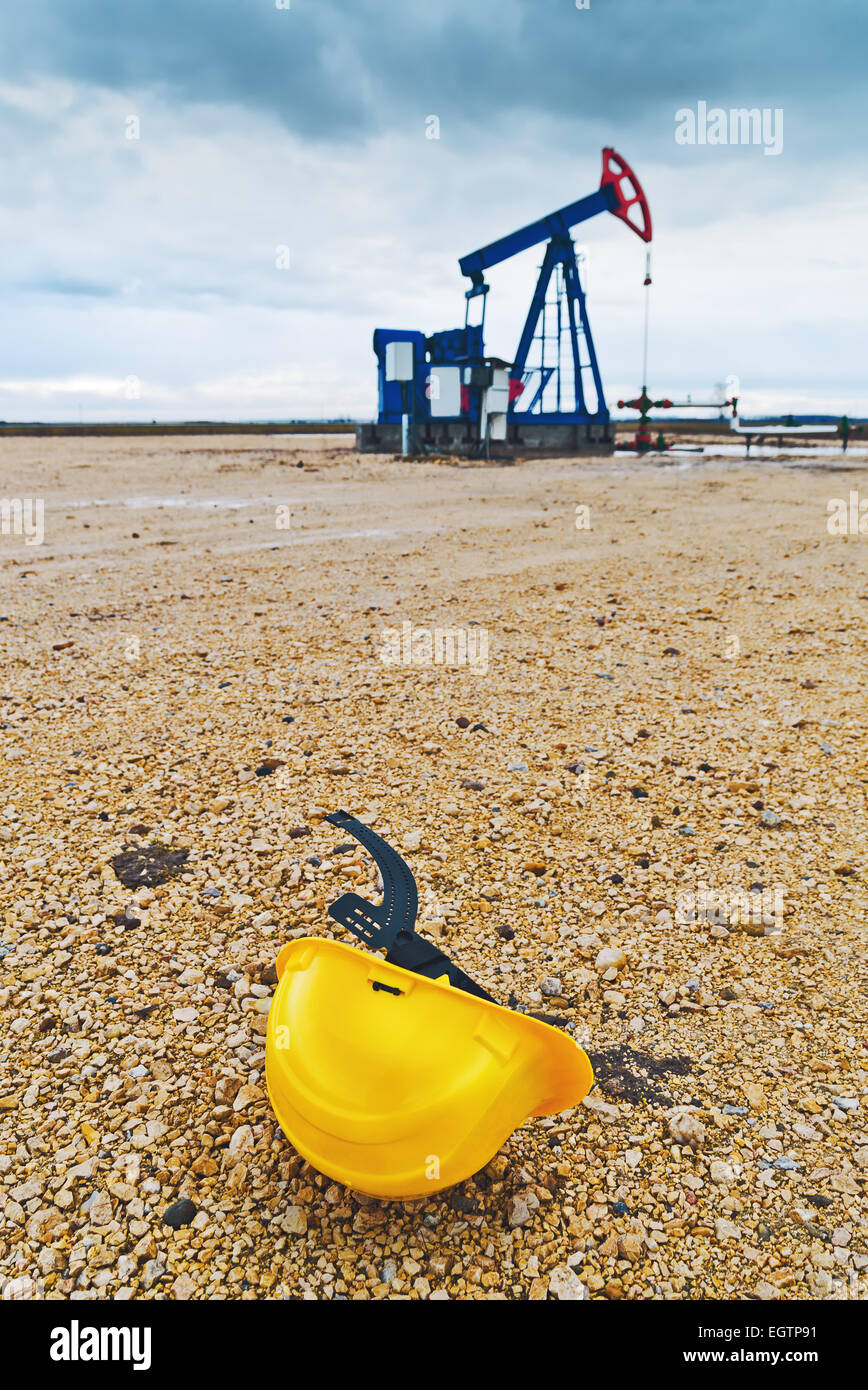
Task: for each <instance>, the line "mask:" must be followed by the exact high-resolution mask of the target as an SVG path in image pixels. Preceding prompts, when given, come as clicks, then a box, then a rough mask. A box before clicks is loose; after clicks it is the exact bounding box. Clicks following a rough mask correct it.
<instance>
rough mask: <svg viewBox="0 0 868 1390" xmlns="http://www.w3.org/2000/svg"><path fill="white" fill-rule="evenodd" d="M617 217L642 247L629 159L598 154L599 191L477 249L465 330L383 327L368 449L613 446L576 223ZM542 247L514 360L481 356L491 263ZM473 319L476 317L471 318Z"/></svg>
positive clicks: (641, 205) (638, 193) (364, 429)
mask: <svg viewBox="0 0 868 1390" xmlns="http://www.w3.org/2000/svg"><path fill="white" fill-rule="evenodd" d="M600 212H611V213H612V214H613V215H614V216H615V217H618V218H620V219H621V221H623V222H626V224H627V226H628V227H630V228H631V230H632V231H634V232H635V233H636V235H637V236H639V237H641V239H642V240H643V241H645V242H650V241H651V213H650V211H649V209H648V203H647V200H646V198H645V194H644V193H643V191H642V187H641V185H640V183H639V180H638V179H637V178H636V176H635V174H634V173H633V171H632V169H631V168H630V166H629V164H628V163H627V161H626V160H625V159H622V158H621V156H620V155H618V154H616V152H615V151H614V150H613V149H611V148H610V147H606V148H605V149H604V150H603V170H602V177H601V179H600V186H599V188H598V189H596V190H595V192H593V193H589V194H588V195H587V196H586V197H584V198H579V199H578V200H577V201H576V202H573V203H569V204H567V206H566V207H563V208H560V209H559V210H558V211H557V212H553V213H550V214H549V215H548V216H547V217H541V218H540V219H539V220H538V221H536V222H531V223H530V224H529V225H528V226H526V227H522V228H521V229H520V230H519V231H516V232H510V233H509V235H507V236H505V237H501V238H500V239H499V240H498V241H493V242H491V243H490V244H489V245H488V246H483V247H481V248H480V250H478V251H471V252H470V253H469V255H466V256H462V257H461V259H460V261H459V266H460V269H461V273H462V274H463V275H465V276H466V277H467V278H468V279H469V281H470V287H469V288H468V289H467V290H466V292H465V316H464V326H463V327H462V328H451V329H446V330H444V331H442V332H439V333H432V334H431V335H430V336H428V337H426V335H425V334H424V333H421V332H417V331H415V330H412V329H391V328H378V329H376V330H375V332H374V352H375V354H376V357H377V373H378V388H379V412H378V417H377V421H376V423H375V424H365V425H360V426H358V428H357V435H356V439H357V446H358V448H359V449H361V450H363V451H367V452H392V451H396V450H397V448H398V447H399V446H400V447H402V449H403V452H405V453H407V452H411V453H414V452H432V451H443V452H448V453H460V454H470V455H478V454H484V453H488V452H489V449H490V448H491V446H492V444H493V445H494V449H495V452H497V453H498V454H510V453H514V452H520V453H523V454H528V453H544V452H555V453H559V454H563V453H564V452H579V451H594V452H597V453H599V452H601V451H605V450H607V449H609V450H610V449H612V448H613V447H614V426H613V424H612V421H611V419H610V416H609V411H608V408H607V406H606V402H605V398H604V395H603V384H602V380H601V377H600V368H599V364H598V362H597V353H596V349H595V347H594V340H593V337H592V334H591V325H590V322H589V319H588V311H587V302H586V296H585V289H584V286H583V285H582V280H581V275H580V268H579V263H578V260H577V254H576V247H575V244H574V242H573V239H572V236H571V235H570V233H571V230H572V228H574V227H577V226H579V225H580V224H581V223H582V222H586V221H587V220H588V219H589V218H591V217H595V216H596V215H597V213H600ZM542 243H546V248H545V253H544V255H543V261H542V265H541V267H540V270H539V277H538V279H537V283H536V288H535V290H534V293H533V298H532V299H531V304H530V308H529V310H528V314H527V318H526V320H525V324H524V328H523V329H522V332H521V336H520V338H519V341H518V346H517V348H516V351H515V354H514V357H513V359H512V360H511V361H508V360H504V359H503V358H499V357H493V356H491V355H489V354H488V353H486V350H485V342H484V329H485V307H486V300H487V296H488V293H489V289H490V286H489V285H488V283H487V281H486V278H485V275H486V272H487V271H488V270H490V269H492V268H493V267H494V266H497V265H501V264H502V263H503V262H504V261H507V260H509V259H510V258H511V257H513V256H517V255H519V254H520V253H521V252H523V251H527V250H529V249H530V248H531V247H533V246H538V245H541V244H542ZM472 318H473V319H475V320H476V321H475V322H471V319H472Z"/></svg>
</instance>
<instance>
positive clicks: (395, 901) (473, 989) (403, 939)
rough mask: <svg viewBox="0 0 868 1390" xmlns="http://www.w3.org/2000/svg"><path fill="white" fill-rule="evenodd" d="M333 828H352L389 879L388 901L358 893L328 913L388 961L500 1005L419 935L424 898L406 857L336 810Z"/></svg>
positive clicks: (386, 880) (385, 880) (331, 818)
mask: <svg viewBox="0 0 868 1390" xmlns="http://www.w3.org/2000/svg"><path fill="white" fill-rule="evenodd" d="M326 820H327V821H328V822H329V824H330V825H334V826H337V827H338V829H340V830H346V831H347V832H348V833H349V834H350V835H352V836H353V838H354V839H356V840H358V842H359V844H360V845H363V846H364V848H365V849H366V850H367V851H368V853H369V854H370V856H371V858H372V859H373V860H374V862H375V863H376V865H377V868H378V869H379V870H380V876H381V878H382V880H383V901H382V903H381V904H380V905H379V906H377V905H376V904H374V903H369V902H368V901H367V899H366V898H360V897H359V895H358V893H344V894H343V896H342V897H340V898H338V900H337V902H334V903H332V905H331V907H330V908H329V910H328V913H329V916H330V917H332V918H333V919H334V921H336V922H339V923H340V925H341V926H342V927H348V928H349V930H350V931H351V932H354V933H355V935H356V936H357V937H358V938H359V940H360V941H363V942H364V943H365V945H366V946H370V947H372V949H373V950H375V951H379V950H382V949H385V951H386V960H387V961H389V963H390V964H391V965H399V966H401V967H402V969H404V970H412V971H413V973H414V974H416V975H424V976H426V977H427V978H428V979H429V980H437V979H439V978H440V977H441V976H443V975H445V976H446V977H447V978H448V980H449V983H450V985H452V986H453V988H455V989H463V990H464V991H465V992H466V993H467V994H474V995H476V997H477V998H478V999H487V1000H488V1001H489V1003H491V1004H495V1003H496V1002H497V1001H496V1000H495V999H492V997H491V995H490V994H488V993H487V991H486V990H484V989H483V988H482V987H481V985H478V984H477V983H476V981H475V980H471V978H470V976H469V975H465V973H464V971H463V970H459V968H458V966H457V965H453V963H452V961H451V960H450V959H449V957H448V956H446V955H444V954H443V952H442V951H441V950H440V949H439V947H437V946H435V945H434V944H433V942H430V941H426V940H425V939H424V937H421V936H418V935H417V934H416V931H415V925H416V913H417V911H418V907H419V895H418V893H417V891H416V880H415V879H414V877H413V875H412V873H411V872H410V870H409V868H408V867H407V865H406V864H405V863H404V860H403V859H402V858H401V856H400V854H398V852H397V851H396V850H394V849H392V846H391V845H387V844H386V841H385V840H382V839H381V838H380V836H379V835H376V834H375V833H374V831H373V830H371V829H370V827H369V826H367V825H363V824H362V822H361V821H359V820H356V818H355V816H350V815H348V814H347V812H346V811H334V812H333V813H332V814H331V815H330V816H326Z"/></svg>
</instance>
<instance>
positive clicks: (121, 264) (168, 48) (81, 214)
mask: <svg viewBox="0 0 868 1390" xmlns="http://www.w3.org/2000/svg"><path fill="white" fill-rule="evenodd" d="M278 6H280V8H278ZM866 41H868V7H866V6H865V4H864V0H827V3H825V4H817V3H816V0H789V3H788V4H786V5H784V4H783V3H781V0H729V3H727V4H726V5H722V6H715V7H713V11H712V7H711V6H709V5H699V4H697V3H696V0H589V3H588V5H587V8H582V9H580V8H578V7H577V5H576V3H575V0H139V2H138V3H134V0H76V3H75V4H70V3H69V0H40V3H39V4H38V5H34V4H21V5H7V6H5V7H3V11H2V13H0V176H2V182H0V188H2V195H0V228H2V245H3V255H2V262H0V303H2V324H3V332H2V335H0V418H3V419H7V420H25V419H42V420H78V419H83V420H85V421H90V420H99V419H148V420H149V419H191V418H192V419H244V418H253V419H285V418H329V417H337V416H353V417H358V418H370V417H371V416H372V414H373V413H374V411H375V409H376V389H375V387H376V383H375V362H374V358H373V354H372V351H371V334H372V332H373V329H374V328H375V327H377V326H379V325H382V326H388V327H400V328H419V329H422V330H424V331H426V332H432V331H434V330H435V329H441V328H448V327H452V326H455V325H457V324H459V323H461V322H462V321H463V314H464V300H463V291H464V288H465V283H466V282H465V281H464V280H463V279H462V277H461V275H460V272H459V270H458V264H457V261H458V257H459V256H461V255H463V254H464V253H466V252H468V251H471V250H473V249H475V248H476V247H477V246H480V245H482V244H484V243H486V242H487V241H490V240H492V239H493V238H495V237H498V236H501V235H503V234H505V233H506V232H509V231H511V230H513V229H514V228H516V227H519V226H522V225H523V224H524V223H525V222H527V221H530V220H532V219H534V218H536V217H538V216H540V215H542V214H544V213H546V212H549V211H552V210H553V209H555V208H557V207H560V206H562V205H563V204H565V203H567V202H570V201H572V200H574V199H575V198H578V197H581V196H582V195H584V194H586V193H590V192H592V191H593V189H594V188H596V186H597V184H598V182H599V171H600V149H601V147H602V146H603V145H606V144H611V145H614V146H615V148H616V149H617V150H618V151H619V152H620V153H621V154H623V155H624V156H625V157H626V158H627V159H628V160H629V162H630V163H631V164H632V165H633V167H634V169H635V170H636V173H637V174H638V175H639V177H640V179H641V181H642V183H643V185H644V188H645V191H646V193H647V196H648V199H649V202H650V205H651V210H652V214H653V219H654V248H653V260H654V285H653V290H652V296H653V297H652V300H651V334H650V367H649V378H650V379H649V386H650V387H651V388H652V390H653V391H659V392H664V393H666V394H669V395H671V396H678V395H681V394H682V393H686V392H692V393H693V396H694V399H700V398H702V399H707V398H708V397H709V393H710V392H711V391H712V390H713V387H714V384H715V383H716V382H720V381H723V380H724V379H725V378H727V377H728V376H731V375H732V376H736V377H737V378H738V379H739V384H740V391H741V394H742V399H743V402H744V404H745V407H746V409H747V410H748V411H753V410H781V409H786V410H812V409H816V410H822V411H844V410H847V411H849V412H850V413H854V414H855V413H866V414H868V380H866V377H868V351H866V346H868V344H866V338H868V312H866V311H868V294H866V284H868V274H866V272H868V235H866V231H868V176H866V172H865V159H864V143H865V131H866V129H868V84H866V81H865V56H864V55H865V53H866V48H868V43H866ZM700 103H705V104H706V106H707V108H709V109H713V108H721V109H723V110H724V111H726V112H728V111H729V110H730V109H731V108H735V107H752V108H753V107H756V108H759V109H761V110H762V109H768V111H769V113H770V119H772V120H774V121H776V122H777V125H776V133H777V139H778V143H780V144H781V145H782V147H781V149H780V152H779V153H776V154H775V153H772V154H766V153H765V152H764V147H763V144H762V143H759V144H730V143H727V144H721V143H717V144H710V143H705V144H700V143H698V142H697V143H695V144H682V143H678V141H676V138H675V135H676V128H677V124H678V122H677V121H676V113H677V112H679V111H684V110H686V109H687V110H691V111H693V112H697V111H698V109H699V104H700ZM774 112H779V113H782V114H781V115H779V116H777V117H775V116H774V115H773V114H772V113H774ZM434 116H436V117H437V120H438V122H439V139H430V138H428V135H429V133H430V132H431V131H432V130H433V129H435V126H434V123H433V122H432V121H431V119H430V118H431V117H434ZM681 125H682V127H683V125H684V121H683V118H682V120H681ZM781 137H782V139H781ZM767 143H768V142H767ZM576 237H577V240H580V241H581V242H582V244H583V245H584V246H586V247H587V249H588V281H589V310H590V314H591V322H592V326H593V329H594V334H595V338H596V342H597V349H598V353H599V357H600V362H601V367H602V372H603V380H604V384H605V387H606V394H607V397H608V399H609V400H610V401H614V400H615V399H616V398H617V397H618V396H619V395H621V394H623V393H625V392H633V391H635V390H636V389H637V387H638V385H639V384H640V383H639V377H640V375H641V365H642V302H643V300H642V296H643V291H642V279H643V273H644V254H645V248H644V246H643V245H642V243H641V242H640V241H639V239H638V238H637V237H635V236H633V235H632V234H631V233H630V232H629V231H628V230H627V229H626V228H625V227H624V226H623V224H622V223H620V222H618V221H617V220H616V219H615V218H613V217H609V216H607V215H603V216H600V217H597V218H595V219H594V220H593V221H591V222H588V223H586V224H585V225H584V226H583V227H581V228H580V229H578V230H577V232H576ZM284 248H285V249H284ZM287 261H288V265H287V264H286V262H287ZM538 262H539V252H538V251H530V252H527V253H525V255H524V256H523V257H521V258H519V259H517V260H516V261H514V262H511V263H509V264H508V265H505V266H502V267H499V268H497V269H496V270H493V271H491V273H490V275H489V279H490V283H491V285H492V292H491V295H490V296H489V320H488V334H487V346H488V348H489V350H490V351H492V352H494V353H497V354H499V355H502V356H504V357H510V356H511V355H512V353H513V351H514V348H515V344H516V340H517V337H518V332H519V329H520V326H521V322H522V320H523V317H524V314H525V312H526V309H527V305H528V301H529V299H530V294H531V289H532V285H533V280H534V273H535V268H536V266H537V264H538Z"/></svg>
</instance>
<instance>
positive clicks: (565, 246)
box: [458, 184, 618, 424]
mask: <svg viewBox="0 0 868 1390" xmlns="http://www.w3.org/2000/svg"><path fill="white" fill-rule="evenodd" d="M617 206H618V199H617V194H616V191H615V188H614V187H613V185H612V184H604V185H603V187H602V188H598V189H597V191H596V192H595V193H590V194H588V196H587V197H586V198H579V199H578V200H577V201H576V202H574V203H568V204H567V206H566V207H564V208H561V209H560V210H559V211H558V212H553V213H550V214H549V215H548V216H547V217H541V218H539V219H538V221H536V222H531V223H529V224H528V226H526V227H521V228H520V229H519V230H518V231H517V232H510V233H509V235H508V236H505V237H501V238H500V239H499V240H498V241H493V242H491V243H490V244H489V245H488V246H483V247H481V249H480V250H478V251H472V252H470V254H469V255H467V256H462V258H461V260H460V261H459V262H458V264H459V266H460V268H461V271H462V274H464V275H467V276H469V278H470V280H471V281H472V284H471V287H470V289H469V290H467V292H466V298H467V303H468V312H469V306H470V301H471V300H473V299H475V298H476V297H477V296H479V295H482V296H485V295H487V293H488V288H489V287H488V285H487V284H486V281H485V274H484V272H485V271H486V270H488V269H490V267H492V266H496V265H500V264H501V262H503V261H506V260H509V259H510V258H511V257H512V256H517V255H519V254H520V253H521V252H522V251H527V250H529V249H530V248H531V247H532V246H538V245H539V243H540V242H542V241H548V245H547V247H546V251H545V256H544V257H543V263H542V266H541V268H540V273H539V278H538V280H537V283H536V289H535V290H534V295H533V299H532V300H531V304H530V309H529V310H528V315H527V318H526V320H525V324H524V328H523V329H522V332H521V337H520V338H519V341H518V347H517V348H516V351H515V358H514V365H513V367H512V369H511V372H510V376H511V378H512V380H513V381H522V380H523V378H524V376H525V372H526V368H527V359H528V355H529V353H530V351H531V348H532V345H533V343H534V341H535V340H537V339H540V341H541V354H540V368H539V370H540V374H541V379H540V385H539V387H538V388H537V390H536V391H535V392H534V395H533V397H532V399H531V400H530V401H529V402H528V403H527V405H523V404H522V401H521V397H518V398H517V399H516V400H514V401H512V402H511V404H510V407H509V414H510V417H511V418H512V419H515V420H517V421H520V420H528V419H531V418H532V419H534V420H539V421H548V422H549V423H551V424H579V423H581V424H588V423H591V422H594V423H604V422H606V421H607V420H608V419H609V411H608V410H607V408H606V402H605V400H604V397H603V382H602V379H601V377H600V368H599V364H598V362H597V352H596V349H595V347H594V339H593V336H592V334H591V325H590V322H589V320H588V312H587V306H586V302H585V292H584V290H583V289H582V283H581V279H580V277H579V268H578V265H577V263H576V248H575V246H574V245H573V240H572V237H571V236H570V228H571V227H575V226H577V225H578V224H579V223H580V222H586V221H587V220H588V218H589V217H596V215H597V213H599V212H613V211H614V210H615V208H616V207H617ZM558 266H562V267H563V284H562V286H559V288H558V308H557V313H558V332H557V342H558V349H557V362H556V364H555V365H554V366H551V367H550V366H547V365H546V363H545V341H546V337H545V306H546V295H547V293H548V288H549V284H550V282H551V279H552V275H553V274H554V273H555V270H556V267H558ZM562 301H565V305H566V312H567V318H568V325H569V338H570V351H571V358H572V373H571V375H572V380H571V385H572V396H573V402H574V409H572V410H564V409H562V408H561V407H562V395H563V389H562V388H563V383H562V375H563V369H562V363H561V331H562V320H561V312H562ZM484 304H485V300H484V298H483V316H484ZM541 319H542V329H541V332H540V331H539V329H540V320H541ZM583 342H584V348H585V356H586V357H587V361H583V358H582V344H583ZM588 371H589V372H590V373H591V377H592V379H593V384H594V394H595V402H594V408H593V409H592V410H591V409H589V408H588V403H587V400H586V395H585V381H584V379H583V373H584V372H588ZM552 376H554V377H555V384H556V392H557V401H558V409H556V410H543V409H541V406H542V403H543V398H544V395H545V389H546V387H547V386H548V384H549V382H550V381H551V379H552Z"/></svg>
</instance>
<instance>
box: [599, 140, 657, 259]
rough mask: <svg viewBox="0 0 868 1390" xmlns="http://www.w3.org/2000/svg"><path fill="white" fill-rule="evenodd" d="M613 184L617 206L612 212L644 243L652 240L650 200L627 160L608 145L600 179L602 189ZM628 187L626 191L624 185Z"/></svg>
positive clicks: (604, 154) (604, 153) (604, 151)
mask: <svg viewBox="0 0 868 1390" xmlns="http://www.w3.org/2000/svg"><path fill="white" fill-rule="evenodd" d="M607 184H611V185H612V187H613V189H614V192H615V197H616V199H617V206H616V207H613V208H612V209H611V211H612V212H613V213H614V215H615V216H616V217H620V219H621V221H622V222H626V223H627V226H628V227H630V228H632V230H633V231H634V232H635V233H636V235H637V236H639V237H641V238H642V240H643V241H650V240H651V212H650V209H649V207H648V200H647V198H646V197H645V194H644V193H643V192H642V185H641V184H640V182H639V180H638V179H637V177H636V175H635V174H634V173H633V170H632V169H631V168H630V165H629V164H628V163H627V161H626V159H622V158H621V156H620V155H619V154H616V152H615V151H614V150H613V149H612V147H611V145H607V146H606V148H605V149H604V150H603V174H602V177H601V179H600V187H601V188H605V187H606V185H607ZM625 184H626V185H627V187H626V190H625V188H624V185H625ZM633 209H636V211H637V212H638V213H640V214H641V217H642V223H641V226H640V225H638V223H637V221H636V220H635V215H634V213H633Z"/></svg>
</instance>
